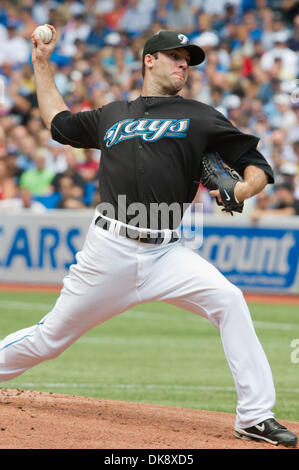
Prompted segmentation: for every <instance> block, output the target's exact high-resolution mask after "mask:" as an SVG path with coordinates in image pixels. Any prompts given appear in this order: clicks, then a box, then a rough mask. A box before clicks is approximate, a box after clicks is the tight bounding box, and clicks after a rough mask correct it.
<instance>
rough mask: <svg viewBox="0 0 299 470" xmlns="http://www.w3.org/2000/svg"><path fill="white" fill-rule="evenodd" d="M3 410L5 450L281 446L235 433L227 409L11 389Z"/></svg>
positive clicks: (294, 426)
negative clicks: (196, 407)
mask: <svg viewBox="0 0 299 470" xmlns="http://www.w3.org/2000/svg"><path fill="white" fill-rule="evenodd" d="M0 410H1V412H0V449H273V448H274V449H277V448H281V446H278V447H274V446H272V445H269V444H263V443H260V442H255V441H243V440H241V439H237V438H235V437H234V436H233V426H234V415H232V414H228V413H218V412H213V411H201V410H191V409H184V408H175V407H168V406H159V405H149V404H140V403H132V402H121V401H114V400H113V401H112V400H102V399H100V398H87V397H78V396H70V395H62V394H53V393H43V392H32V391H24V390H12V389H1V390H0ZM281 423H282V424H284V425H286V426H288V427H289V428H290V429H291V430H292V431H293V432H295V433H298V434H299V423H297V422H287V421H281Z"/></svg>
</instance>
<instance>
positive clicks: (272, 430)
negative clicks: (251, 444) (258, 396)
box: [234, 418, 298, 447]
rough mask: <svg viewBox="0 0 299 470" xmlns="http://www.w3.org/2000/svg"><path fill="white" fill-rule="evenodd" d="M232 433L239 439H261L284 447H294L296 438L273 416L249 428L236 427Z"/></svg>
mask: <svg viewBox="0 0 299 470" xmlns="http://www.w3.org/2000/svg"><path fill="white" fill-rule="evenodd" d="M234 435H235V436H236V437H238V438H240V439H247V440H258V441H260V440H263V441H266V442H269V443H270V444H274V445H275V446H277V445H279V444H282V445H284V446H286V447H296V446H297V440H298V439H297V436H296V435H295V434H294V433H292V432H291V431H289V430H288V429H287V428H286V427H285V426H282V425H281V424H279V423H278V422H277V421H275V419H274V418H269V419H266V420H265V421H262V422H261V423H259V424H256V425H255V426H251V427H250V428H246V429H240V428H236V429H235V433H234Z"/></svg>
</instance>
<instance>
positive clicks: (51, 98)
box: [33, 62, 69, 129]
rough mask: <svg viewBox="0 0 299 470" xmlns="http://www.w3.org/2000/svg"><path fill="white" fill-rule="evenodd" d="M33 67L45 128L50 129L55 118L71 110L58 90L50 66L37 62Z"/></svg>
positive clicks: (46, 63)
mask: <svg viewBox="0 0 299 470" xmlns="http://www.w3.org/2000/svg"><path fill="white" fill-rule="evenodd" d="M33 67H34V76H35V84H36V94H37V100H38V106H39V110H40V113H41V117H42V119H43V121H44V123H45V126H46V127H47V128H48V129H50V128H51V122H52V119H53V118H54V116H55V115H56V114H57V113H59V112H61V111H65V110H67V111H69V108H68V106H67V105H66V103H65V101H64V99H63V98H62V96H61V94H60V93H59V91H58V90H57V87H56V85H55V81H54V77H53V74H52V71H51V67H50V64H49V63H48V62H45V63H43V62H36V63H35V64H34V65H33Z"/></svg>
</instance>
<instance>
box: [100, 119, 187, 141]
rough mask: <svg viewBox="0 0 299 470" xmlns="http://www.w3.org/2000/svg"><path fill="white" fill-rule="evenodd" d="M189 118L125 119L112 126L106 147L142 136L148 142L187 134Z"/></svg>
mask: <svg viewBox="0 0 299 470" xmlns="http://www.w3.org/2000/svg"><path fill="white" fill-rule="evenodd" d="M188 127H189V119H136V120H134V119H124V120H123V121H119V122H116V123H115V124H113V126H111V127H110V128H109V129H108V130H107V132H106V134H105V136H104V142H106V147H111V146H112V145H116V144H119V143H120V142H123V141H124V140H128V139H133V138H134V137H141V138H142V139H143V140H145V141H146V142H156V141H157V140H159V139H162V137H180V138H184V137H186V136H187V134H186V131H187V130H188Z"/></svg>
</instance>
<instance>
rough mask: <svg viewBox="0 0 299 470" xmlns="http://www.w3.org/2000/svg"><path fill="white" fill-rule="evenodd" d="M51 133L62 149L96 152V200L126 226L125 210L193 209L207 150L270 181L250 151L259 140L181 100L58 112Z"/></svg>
mask: <svg viewBox="0 0 299 470" xmlns="http://www.w3.org/2000/svg"><path fill="white" fill-rule="evenodd" d="M51 132H52V137H53V139H55V140H57V141H58V142H60V143H62V144H68V145H71V146H73V147H77V148H96V149H101V161H100V170H99V190H100V198H101V202H102V203H109V204H112V206H113V207H114V208H115V210H116V218H117V219H118V220H121V221H123V222H127V223H128V222H129V221H130V219H132V218H133V215H132V217H131V216H130V215H128V214H127V208H128V206H129V205H131V204H135V203H143V204H144V205H145V206H146V207H147V208H149V207H150V204H151V203H156V204H161V203H166V204H168V205H171V204H172V203H178V204H180V205H181V207H182V208H183V206H184V207H186V203H191V202H192V200H193V199H194V197H195V194H196V192H197V189H198V185H199V181H200V177H201V157H202V155H203V153H204V152H205V151H209V150H212V151H217V152H219V153H220V155H221V156H222V158H223V160H224V161H225V162H226V163H227V164H228V165H229V166H230V167H232V168H234V169H235V170H237V171H238V172H240V173H241V174H243V171H244V169H245V168H246V166H248V165H255V166H258V167H260V168H262V169H263V170H264V171H265V173H266V174H267V176H268V181H269V183H273V181H274V180H273V172H272V169H271V167H270V166H269V165H268V163H267V161H266V160H265V158H264V157H263V156H262V155H261V154H260V153H259V152H258V151H257V150H256V146H257V144H258V141H259V139H258V138H257V137H255V136H252V135H247V134H244V133H242V132H240V131H239V130H238V129H237V128H236V127H234V126H233V125H232V124H231V122H230V121H229V120H228V119H226V118H225V117H224V116H223V115H222V114H221V113H220V112H218V111H217V110H215V109H214V108H213V107H211V106H209V105H206V104H203V103H200V102H198V101H195V100H190V99H184V98H182V97H181V96H179V95H177V96H174V97H142V96H140V97H139V98H137V99H136V100H134V101H131V102H128V101H115V102H113V103H110V104H108V105H105V106H103V107H102V108H99V109H96V110H92V111H84V112H79V113H76V114H72V113H71V112H69V111H62V112H61V113H58V114H57V115H56V116H55V117H54V119H53V121H52V126H51ZM120 195H125V196H126V207H120V204H119V200H120V198H119V196H120ZM171 225H172V223H170V227H169V228H173V227H172V226H171ZM152 228H153V227H152ZM155 228H156V227H155ZM162 228H163V227H162Z"/></svg>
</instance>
